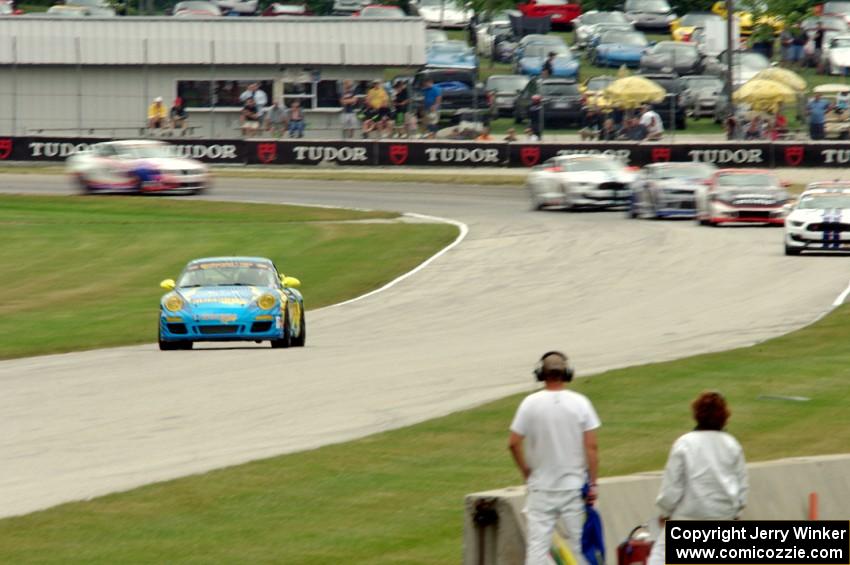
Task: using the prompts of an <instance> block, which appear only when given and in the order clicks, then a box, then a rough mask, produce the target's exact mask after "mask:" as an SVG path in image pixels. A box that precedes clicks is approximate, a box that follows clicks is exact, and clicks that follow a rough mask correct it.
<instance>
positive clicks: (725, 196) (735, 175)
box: [696, 169, 791, 226]
mask: <svg viewBox="0 0 850 565" xmlns="http://www.w3.org/2000/svg"><path fill="white" fill-rule="evenodd" d="M790 199H791V195H790V194H788V191H787V190H785V185H784V183H782V182H781V181H780V180H779V178H778V177H777V176H776V175H775V174H774V173H773V172H772V171H769V170H767V169H720V170H718V171H717V172H715V173H714V174H713V175H712V176H711V178H710V179H709V180H707V181H705V183H704V184H703V185H702V186H699V187H698V189H697V194H696V206H697V213H696V218H697V222H699V224H700V225H703V226H717V225H719V224H724V223H727V222H743V223H757V224H775V225H780V226H781V225H783V224H784V223H785V214H786V208H785V205H786V204H787V203H788V201H789V200H790Z"/></svg>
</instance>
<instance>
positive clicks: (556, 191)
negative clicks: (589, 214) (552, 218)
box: [525, 155, 636, 210]
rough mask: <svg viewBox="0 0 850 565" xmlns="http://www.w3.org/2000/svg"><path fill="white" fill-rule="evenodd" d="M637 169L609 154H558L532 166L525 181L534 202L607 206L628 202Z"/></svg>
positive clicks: (539, 204) (574, 207)
mask: <svg viewBox="0 0 850 565" xmlns="http://www.w3.org/2000/svg"><path fill="white" fill-rule="evenodd" d="M635 180H636V175H635V173H633V172H631V171H629V170H628V169H627V168H626V165H625V164H624V163H623V162H622V161H619V160H618V159H616V158H614V157H609V156H608V155H559V156H557V157H553V158H551V159H549V160H547V161H546V162H545V163H543V164H541V165H538V166H536V167H534V168H533V169H531V171H530V172H529V174H528V177H526V181H525V185H526V187H527V188H528V191H529V195H530V197H531V205H532V207H533V208H535V209H537V210H542V209H544V208H552V207H555V208H565V209H567V210H577V209H581V208H590V209H605V208H615V207H623V206H628V205H629V202H631V193H632V183H634V181H635Z"/></svg>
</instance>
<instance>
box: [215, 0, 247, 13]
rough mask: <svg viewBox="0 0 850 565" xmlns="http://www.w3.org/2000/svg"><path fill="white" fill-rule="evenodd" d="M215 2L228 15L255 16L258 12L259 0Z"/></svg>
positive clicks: (220, 0)
mask: <svg viewBox="0 0 850 565" xmlns="http://www.w3.org/2000/svg"><path fill="white" fill-rule="evenodd" d="M215 3H216V4H218V7H219V8H221V12H222V13H223V14H224V15H226V16H227V15H230V16H253V15H255V14H256V13H257V0H215Z"/></svg>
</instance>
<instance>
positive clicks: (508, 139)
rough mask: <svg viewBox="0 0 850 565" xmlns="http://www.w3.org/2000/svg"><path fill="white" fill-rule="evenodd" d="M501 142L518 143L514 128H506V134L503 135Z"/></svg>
mask: <svg viewBox="0 0 850 565" xmlns="http://www.w3.org/2000/svg"><path fill="white" fill-rule="evenodd" d="M502 141H506V142H508V143H514V142H515V141H519V139H517V136H516V130H515V129H514V128H508V133H507V134H506V135H505V137H504V139H503V140H502Z"/></svg>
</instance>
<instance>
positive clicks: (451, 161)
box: [0, 137, 850, 168]
mask: <svg viewBox="0 0 850 565" xmlns="http://www.w3.org/2000/svg"><path fill="white" fill-rule="evenodd" d="M161 140H162V141H165V142H168V143H170V144H171V145H172V146H173V147H174V152H175V154H177V155H180V156H183V157H191V158H194V159H198V160H201V161H204V162H206V163H213V164H242V165H244V164H248V165H319V164H335V165H341V166H371V167H375V166H379V167H390V168H391V167H429V166H430V167H435V166H436V167H519V168H529V167H533V166H536V165H540V164H542V163H544V162H545V161H546V160H548V159H550V158H552V157H555V156H556V155H567V154H574V153H589V154H595V153H603V154H607V155H613V156H616V157H618V158H619V159H621V160H623V161H624V162H625V163H627V164H629V165H633V166H638V167H639V166H643V165H646V164H648V163H657V162H664V161H694V162H702V163H712V164H714V165H717V166H719V167H756V168H761V167H836V168H838V167H847V166H850V142H807V143H801V142H777V143H764V142H740V143H732V142H712V143H702V144H696V143H663V142H662V143H646V142H645V143H632V142H601V143H600V142H590V143H494V142H483V143H474V142H460V141H426V140H415V141H414V140H380V141H368V140H366V141H356V140H350V141H303V140H279V141H271V140H245V139H214V140H211V139H210V140H205V139H192V140H187V139H169V138H161ZM101 141H110V139H107V138H94V137H0V162H2V161H4V160H6V161H64V160H65V159H66V158H67V157H69V156H70V155H72V154H73V153H75V152H77V151H81V150H84V149H86V148H88V147H89V146H90V145H91V144H93V143H98V142H101Z"/></svg>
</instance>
